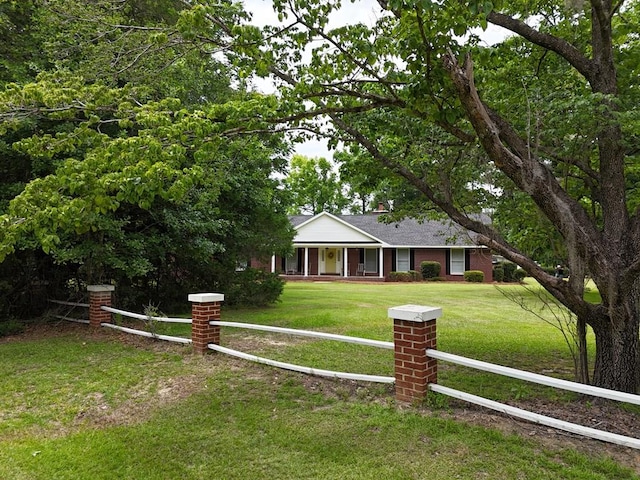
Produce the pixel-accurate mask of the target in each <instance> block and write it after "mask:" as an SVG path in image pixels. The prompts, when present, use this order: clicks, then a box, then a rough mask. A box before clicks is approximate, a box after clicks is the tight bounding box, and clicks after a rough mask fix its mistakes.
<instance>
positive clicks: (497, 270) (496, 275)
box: [493, 264, 504, 282]
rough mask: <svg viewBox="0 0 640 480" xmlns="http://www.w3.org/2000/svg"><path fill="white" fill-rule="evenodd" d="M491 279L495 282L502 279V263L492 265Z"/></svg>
mask: <svg viewBox="0 0 640 480" xmlns="http://www.w3.org/2000/svg"><path fill="white" fill-rule="evenodd" d="M493 280H494V281H495V282H502V281H504V267H503V266H502V265H500V264H499V265H494V267H493Z"/></svg>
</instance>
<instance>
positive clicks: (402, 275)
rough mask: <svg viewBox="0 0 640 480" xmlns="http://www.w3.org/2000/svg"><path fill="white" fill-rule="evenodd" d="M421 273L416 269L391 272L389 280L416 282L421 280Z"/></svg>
mask: <svg viewBox="0 0 640 480" xmlns="http://www.w3.org/2000/svg"><path fill="white" fill-rule="evenodd" d="M420 278H421V276H420V273H419V272H417V271H415V270H409V271H408V272H391V273H390V274H389V280H390V281H391V282H415V281H416V280H420Z"/></svg>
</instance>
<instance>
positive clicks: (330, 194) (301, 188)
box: [284, 155, 349, 215]
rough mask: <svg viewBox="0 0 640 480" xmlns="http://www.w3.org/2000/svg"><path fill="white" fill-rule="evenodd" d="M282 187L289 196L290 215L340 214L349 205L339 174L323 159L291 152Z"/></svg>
mask: <svg viewBox="0 0 640 480" xmlns="http://www.w3.org/2000/svg"><path fill="white" fill-rule="evenodd" d="M284 186H285V188H286V190H287V191H288V193H289V195H290V198H291V200H290V202H291V206H290V208H289V213H291V214H310V215H315V214H317V213H320V212H329V213H334V214H340V213H341V212H342V210H343V209H344V208H345V207H346V206H347V205H348V204H349V200H348V199H347V198H346V197H345V195H344V194H343V192H342V189H343V185H342V182H341V181H340V176H339V175H338V173H337V172H336V171H334V169H333V165H332V164H331V162H329V161H328V160H327V159H326V158H308V157H305V156H303V155H294V156H293V157H292V159H291V165H290V168H289V174H288V176H287V177H286V178H285V180H284Z"/></svg>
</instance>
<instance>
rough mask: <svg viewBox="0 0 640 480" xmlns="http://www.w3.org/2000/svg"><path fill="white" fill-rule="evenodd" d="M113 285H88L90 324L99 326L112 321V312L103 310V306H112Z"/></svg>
mask: <svg viewBox="0 0 640 480" xmlns="http://www.w3.org/2000/svg"><path fill="white" fill-rule="evenodd" d="M115 289H116V287H114V286H113V285H88V286H87V291H88V292H89V325H90V326H92V327H99V326H100V325H101V324H103V323H111V312H106V311H104V310H102V307H103V306H104V307H110V306H111V301H112V296H113V291H114V290H115Z"/></svg>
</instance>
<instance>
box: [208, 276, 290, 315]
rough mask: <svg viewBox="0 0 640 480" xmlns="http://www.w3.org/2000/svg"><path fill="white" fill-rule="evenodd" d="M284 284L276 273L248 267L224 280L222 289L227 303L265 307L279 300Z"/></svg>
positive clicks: (221, 285) (221, 283)
mask: <svg viewBox="0 0 640 480" xmlns="http://www.w3.org/2000/svg"><path fill="white" fill-rule="evenodd" d="M284 284H285V282H284V280H282V279H281V278H280V276H279V275H278V274H276V273H269V272H265V271H264V270H260V269H256V268H247V269H245V270H243V271H237V272H235V273H234V274H233V275H232V276H231V277H230V278H228V279H225V280H222V281H221V282H220V289H221V291H223V292H225V298H224V302H225V305H243V306H257V307H263V306H266V305H271V304H273V303H275V302H276V301H278V299H279V297H280V295H281V294H282V290H283V289H284Z"/></svg>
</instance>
